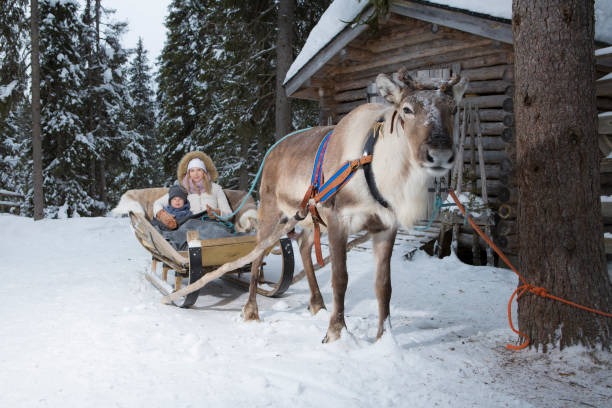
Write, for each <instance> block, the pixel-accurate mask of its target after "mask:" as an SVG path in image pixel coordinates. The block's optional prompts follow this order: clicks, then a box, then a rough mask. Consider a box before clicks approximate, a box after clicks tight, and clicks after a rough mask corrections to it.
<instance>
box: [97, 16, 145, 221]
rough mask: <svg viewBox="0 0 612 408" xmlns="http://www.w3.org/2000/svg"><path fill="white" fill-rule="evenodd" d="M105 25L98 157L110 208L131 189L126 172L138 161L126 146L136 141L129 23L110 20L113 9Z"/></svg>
mask: <svg viewBox="0 0 612 408" xmlns="http://www.w3.org/2000/svg"><path fill="white" fill-rule="evenodd" d="M102 10H103V11H104V12H103V13H102V17H103V20H102V21H103V23H104V24H103V26H104V27H105V29H104V30H103V31H102V32H101V33H100V44H99V48H98V49H99V51H98V62H99V64H100V68H101V69H100V72H101V73H102V82H101V84H100V86H99V87H98V89H97V91H98V95H99V98H100V101H101V104H100V106H99V107H98V109H97V112H96V118H97V120H96V128H95V129H94V130H93V134H94V138H95V140H96V142H97V144H98V148H99V150H98V151H99V153H100V154H101V156H102V157H101V158H100V159H99V160H97V171H96V178H97V182H98V183H97V187H98V196H99V198H100V200H102V201H103V202H104V203H105V205H106V210H108V209H109V208H110V205H111V204H112V203H116V202H117V201H119V197H120V196H121V194H122V193H124V192H125V190H126V189H127V185H126V184H125V180H124V175H125V174H126V173H127V172H129V171H130V170H131V168H132V167H133V166H135V165H137V164H138V162H137V161H135V160H134V157H133V156H132V155H130V154H129V153H126V151H125V150H124V148H125V147H126V146H127V145H129V144H130V143H131V142H132V134H131V132H129V130H128V122H129V107H130V95H129V88H128V62H129V61H128V58H129V52H128V50H126V49H124V48H123V47H122V46H121V43H120V38H121V36H122V35H123V33H124V32H125V30H126V27H127V24H126V23H110V20H111V18H110V17H111V15H112V14H113V13H114V11H112V10H106V9H102Z"/></svg>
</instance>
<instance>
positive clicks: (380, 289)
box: [372, 227, 397, 340]
mask: <svg viewBox="0 0 612 408" xmlns="http://www.w3.org/2000/svg"><path fill="white" fill-rule="evenodd" d="M396 233H397V228H396V227H393V228H390V229H388V230H385V231H382V232H378V233H376V234H374V235H373V236H372V247H373V249H374V256H375V257H376V299H377V300H378V332H377V333H376V339H377V340H378V339H379V338H380V336H382V335H383V332H384V323H385V320H386V319H388V318H389V303H390V301H391V253H392V252H393V243H394V242H395V234H396Z"/></svg>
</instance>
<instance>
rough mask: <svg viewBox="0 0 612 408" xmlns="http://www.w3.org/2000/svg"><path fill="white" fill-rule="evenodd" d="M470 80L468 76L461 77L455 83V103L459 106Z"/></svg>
mask: <svg viewBox="0 0 612 408" xmlns="http://www.w3.org/2000/svg"><path fill="white" fill-rule="evenodd" d="M469 83H470V80H469V79H467V78H466V77H463V78H461V81H459V83H457V84H455V85H453V97H454V98H455V103H456V104H457V106H459V103H460V102H461V99H463V94H464V93H465V91H466V89H467V87H468V84H469Z"/></svg>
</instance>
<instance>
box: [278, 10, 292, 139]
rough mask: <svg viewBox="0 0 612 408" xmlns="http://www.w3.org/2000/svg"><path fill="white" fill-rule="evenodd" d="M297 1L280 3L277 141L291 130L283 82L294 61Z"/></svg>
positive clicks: (289, 104) (288, 104) (289, 110)
mask: <svg viewBox="0 0 612 408" xmlns="http://www.w3.org/2000/svg"><path fill="white" fill-rule="evenodd" d="M294 19H295V0H279V2H278V39H277V42H276V140H278V139H280V138H281V137H283V136H285V135H286V134H288V133H289V131H290V130H291V101H290V100H289V98H287V94H286V93H285V88H283V81H284V80H285V75H286V74H287V71H288V70H289V67H290V66H291V61H292V60H293V52H292V50H293V21H294Z"/></svg>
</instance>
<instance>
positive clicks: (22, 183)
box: [0, 0, 30, 193]
mask: <svg viewBox="0 0 612 408" xmlns="http://www.w3.org/2000/svg"><path fill="white" fill-rule="evenodd" d="M27 6H28V1H27V0H14V1H10V2H9V1H6V0H0V9H2V10H3V12H2V13H1V14H0V27H2V29H1V30H0V189H5V190H9V191H15V192H19V193H26V192H27V189H28V187H27V183H28V181H29V177H28V176H29V174H28V172H27V168H26V164H27V160H28V156H27V155H26V154H27V153H28V152H30V149H29V143H28V142H29V140H30V138H29V134H28V130H29V126H28V125H27V122H28V119H29V105H28V100H27V98H26V95H25V90H26V88H27V75H26V65H27V40H28V36H29V24H28V17H27Z"/></svg>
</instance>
